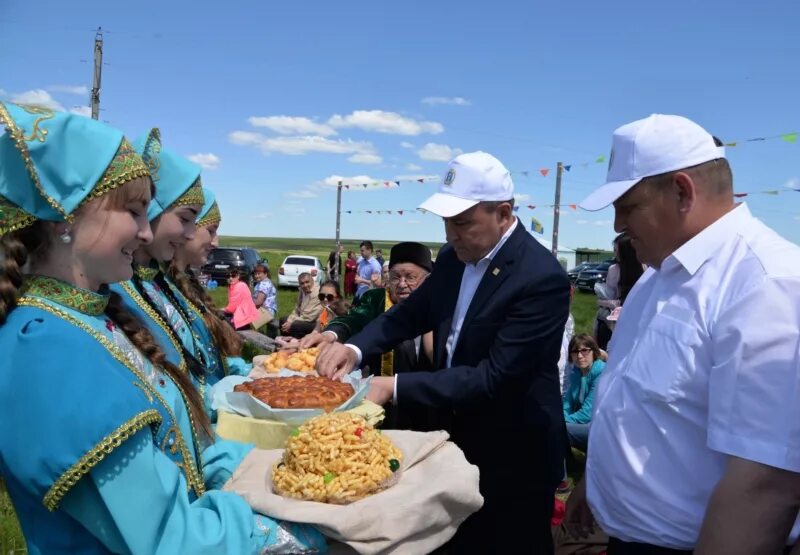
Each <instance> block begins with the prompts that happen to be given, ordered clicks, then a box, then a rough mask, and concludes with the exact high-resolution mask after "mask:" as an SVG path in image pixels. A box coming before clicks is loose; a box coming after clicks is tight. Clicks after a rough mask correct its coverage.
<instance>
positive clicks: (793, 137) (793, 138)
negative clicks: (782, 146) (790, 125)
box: [781, 133, 797, 143]
mask: <svg viewBox="0 0 800 555" xmlns="http://www.w3.org/2000/svg"><path fill="white" fill-rule="evenodd" d="M781 139H783V140H784V141H786V142H787V143H796V142H797V133H787V134H786V135H781Z"/></svg>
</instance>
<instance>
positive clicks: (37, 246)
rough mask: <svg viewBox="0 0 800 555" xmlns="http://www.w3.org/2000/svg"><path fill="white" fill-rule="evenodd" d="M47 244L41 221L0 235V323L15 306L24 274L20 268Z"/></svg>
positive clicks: (47, 240)
mask: <svg viewBox="0 0 800 555" xmlns="http://www.w3.org/2000/svg"><path fill="white" fill-rule="evenodd" d="M48 245H49V239H48V237H47V234H46V233H45V230H44V224H43V223H42V222H41V221H37V222H34V223H33V225H30V226H28V227H24V228H22V229H20V230H17V231H13V232H11V233H7V234H5V235H3V236H2V237H0V247H2V249H3V265H2V272H0V324H3V323H5V321H6V318H8V315H9V314H10V313H11V311H12V310H14V308H15V307H16V306H17V301H18V300H19V290H20V287H22V282H23V280H24V278H25V275H24V274H23V272H22V269H23V268H24V267H25V264H26V263H27V262H28V259H29V258H36V257H37V255H38V254H39V253H41V252H42V251H43V250H45V249H46V248H47V247H48Z"/></svg>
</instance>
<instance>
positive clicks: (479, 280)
mask: <svg viewBox="0 0 800 555" xmlns="http://www.w3.org/2000/svg"><path fill="white" fill-rule="evenodd" d="M513 205H514V185H513V183H512V181H511V177H510V176H509V172H508V170H507V169H506V168H505V166H503V164H502V163H501V162H500V161H499V160H498V159H497V158H495V157H494V156H492V155H490V154H487V153H485V152H471V153H468V154H462V155H460V156H458V157H457V158H455V159H454V160H453V161H451V162H450V164H449V165H448V169H447V173H446V174H445V177H444V179H443V181H442V184H441V186H440V187H439V191H438V192H437V193H436V194H434V195H433V196H432V197H430V198H429V199H428V200H426V201H425V202H424V203H423V204H422V205H421V206H420V208H423V209H425V210H427V211H429V212H432V213H434V214H437V215H439V216H441V217H442V218H443V220H444V226H445V232H446V234H447V241H448V245H446V246H445V247H443V248H442V250H441V251H440V252H439V256H438V257H437V258H436V265H435V266H434V268H433V272H431V274H430V275H429V276H428V278H427V279H426V280H425V281H424V282H422V284H421V285H419V286H418V287H417V289H416V290H415V291H414V292H413V293H412V294H411V295H410V296H409V297H408V298H407V299H405V300H404V301H403V302H402V303H400V304H398V305H396V306H394V307H393V308H392V309H391V310H388V311H386V312H384V313H383V314H381V315H380V316H378V317H377V318H376V319H374V320H373V321H372V322H370V324H368V325H367V326H366V327H365V328H364V329H363V330H362V331H361V332H360V333H359V334H357V335H355V336H353V337H351V338H350V339H349V340H348V342H347V344H346V345H341V344H334V345H331V346H329V347H328V348H327V349H326V350H325V351H324V352H323V353H322V354H321V355H320V357H319V359H318V361H317V369H318V371H319V373H320V374H322V375H327V376H333V377H337V376H340V375H342V374H344V373H346V372H349V371H350V370H352V369H353V368H354V367H357V366H358V364H360V361H361V360H362V355H363V358H368V357H370V356H374V355H376V354H380V353H384V352H387V351H389V350H391V349H392V348H393V347H394V346H395V345H397V344H399V343H400V342H402V341H404V340H406V339H410V338H414V337H417V336H419V335H421V334H423V333H425V332H427V331H430V330H433V343H434V352H433V359H434V360H433V371H431V372H409V373H405V374H400V375H396V376H393V377H384V376H376V377H373V378H372V381H371V383H370V391H369V394H368V399H370V400H372V401H374V402H376V403H380V404H385V403H387V402H389V401H393V402H394V403H395V404H396V405H397V407H396V410H398V411H399V412H400V413H401V414H402V413H403V411H409V412H412V413H413V412H415V411H430V410H431V409H438V412H440V413H441V414H442V416H443V417H444V418H443V421H444V420H446V421H448V422H449V424H450V426H449V427H450V431H451V437H452V439H453V441H455V442H456V444H457V445H458V446H459V447H460V448H461V449H462V450H463V451H464V454H465V455H466V457H467V460H469V461H470V462H471V463H473V464H475V465H477V466H478V468H479V469H480V490H481V494H482V495H483V497H484V506H483V508H482V509H481V510H480V511H478V512H477V513H475V514H474V515H472V516H471V517H470V518H468V519H467V520H466V521H464V523H463V524H462V525H461V526H460V527H459V529H458V532H457V533H456V536H455V537H454V538H453V541H452V544H450V545H448V547H447V550H448V552H450V553H552V552H553V539H552V534H551V530H550V517H551V515H552V512H553V496H554V493H555V488H556V485H557V484H558V483H559V481H560V480H561V478H562V472H563V460H564V453H565V449H566V441H565V438H566V430H565V426H564V416H563V409H562V405H561V394H560V390H559V381H558V359H559V355H560V351H561V338H562V335H563V332H564V324H565V322H566V320H567V313H568V310H569V280H568V279H567V276H566V273H565V272H564V270H563V269H562V268H561V266H560V265H559V263H558V261H557V260H556V258H555V257H554V256H553V255H552V254H551V253H550V252H549V251H548V250H547V249H545V248H544V247H543V246H541V245H540V244H539V243H538V242H537V241H536V240H535V239H534V238H533V237H532V236H531V235H530V234H529V233H528V232H527V231H526V229H525V226H523V225H521V224H520V223H519V221H518V220H517V218H516V216H514V210H513ZM499 445H502V453H500V452H498V446H499ZM521 507H522V509H521Z"/></svg>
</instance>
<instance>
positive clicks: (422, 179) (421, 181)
mask: <svg viewBox="0 0 800 555" xmlns="http://www.w3.org/2000/svg"><path fill="white" fill-rule="evenodd" d="M417 181H419V182H420V183H425V179H424V178H421V179H417Z"/></svg>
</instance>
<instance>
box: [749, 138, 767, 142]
mask: <svg viewBox="0 0 800 555" xmlns="http://www.w3.org/2000/svg"><path fill="white" fill-rule="evenodd" d="M756 141H766V139H765V138H764V137H756V138H755V139H747V140H746V141H745V142H746V143H754V142H756Z"/></svg>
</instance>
